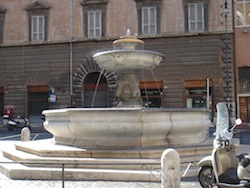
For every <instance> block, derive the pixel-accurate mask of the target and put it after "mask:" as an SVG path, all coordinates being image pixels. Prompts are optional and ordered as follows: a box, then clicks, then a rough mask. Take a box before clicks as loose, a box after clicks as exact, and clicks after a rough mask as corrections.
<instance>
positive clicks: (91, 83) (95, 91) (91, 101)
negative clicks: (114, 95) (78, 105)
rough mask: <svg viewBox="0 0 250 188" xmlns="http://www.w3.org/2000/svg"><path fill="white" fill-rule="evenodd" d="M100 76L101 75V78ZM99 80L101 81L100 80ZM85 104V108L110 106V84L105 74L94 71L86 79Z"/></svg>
mask: <svg viewBox="0 0 250 188" xmlns="http://www.w3.org/2000/svg"><path fill="white" fill-rule="evenodd" d="M99 76H101V77H100V78H99ZM98 80H99V81H98ZM83 99H84V103H83V104H84V106H83V107H85V108H98V107H100V108H101V107H107V106H108V84H107V80H106V78H105V77H104V75H100V73H99V72H93V73H90V74H88V75H87V76H86V78H85V79H84V97H83Z"/></svg>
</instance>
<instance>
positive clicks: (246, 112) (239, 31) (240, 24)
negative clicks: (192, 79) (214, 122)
mask: <svg viewBox="0 0 250 188" xmlns="http://www.w3.org/2000/svg"><path fill="white" fill-rule="evenodd" d="M249 13H250V1H247V0H243V1H239V0H238V1H236V6H235V64H236V66H235V72H236V84H237V87H236V92H237V103H238V111H237V112H238V114H237V115H238V116H239V117H241V118H242V119H243V122H244V123H245V124H246V123H249V122H250V58H249V54H248V53H249V47H250V39H249V35H250V33H249V32H250V17H249Z"/></svg>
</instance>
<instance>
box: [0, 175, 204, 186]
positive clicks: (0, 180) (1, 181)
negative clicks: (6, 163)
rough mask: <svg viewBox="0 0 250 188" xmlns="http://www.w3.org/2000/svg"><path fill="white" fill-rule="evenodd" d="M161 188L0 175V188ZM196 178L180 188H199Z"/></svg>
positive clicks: (141, 183)
mask: <svg viewBox="0 0 250 188" xmlns="http://www.w3.org/2000/svg"><path fill="white" fill-rule="evenodd" d="M52 187H53V188H161V183H160V182H159V183H157V182H116V181H65V182H64V183H63V182H62V181H51V180H49V181H45V180H12V179H9V178H7V177H6V176H5V175H3V174H1V173H0V188H52ZM200 187H201V186H200V185H199V183H198V182H197V178H187V179H185V180H182V181H181V188H200Z"/></svg>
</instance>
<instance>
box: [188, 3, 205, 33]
mask: <svg viewBox="0 0 250 188" xmlns="http://www.w3.org/2000/svg"><path fill="white" fill-rule="evenodd" d="M204 30H205V11H204V3H190V4H188V31H189V32H203V31H204Z"/></svg>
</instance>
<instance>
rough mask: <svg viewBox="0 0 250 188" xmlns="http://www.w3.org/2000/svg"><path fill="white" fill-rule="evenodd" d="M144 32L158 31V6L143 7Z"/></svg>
mask: <svg viewBox="0 0 250 188" xmlns="http://www.w3.org/2000/svg"><path fill="white" fill-rule="evenodd" d="M141 11H142V20H141V22H142V23H141V24H142V34H156V33H157V8H156V7H143V8H142V10H141Z"/></svg>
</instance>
